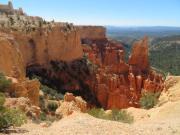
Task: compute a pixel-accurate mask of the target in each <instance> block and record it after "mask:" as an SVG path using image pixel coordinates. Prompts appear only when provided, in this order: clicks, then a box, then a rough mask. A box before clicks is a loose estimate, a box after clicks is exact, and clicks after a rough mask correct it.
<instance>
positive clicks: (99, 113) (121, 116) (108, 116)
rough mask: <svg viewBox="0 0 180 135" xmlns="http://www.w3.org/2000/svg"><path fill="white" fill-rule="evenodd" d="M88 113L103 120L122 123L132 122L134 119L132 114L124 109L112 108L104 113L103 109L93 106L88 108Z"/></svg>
mask: <svg viewBox="0 0 180 135" xmlns="http://www.w3.org/2000/svg"><path fill="white" fill-rule="evenodd" d="M87 113H88V114H90V115H92V116H94V117H96V118H100V119H105V120H112V121H119V122H123V123H132V122H133V121H134V118H133V116H131V114H129V113H128V112H127V111H125V110H117V109H113V110H112V112H111V113H106V112H105V111H104V109H100V108H93V109H90V110H88V112H87Z"/></svg>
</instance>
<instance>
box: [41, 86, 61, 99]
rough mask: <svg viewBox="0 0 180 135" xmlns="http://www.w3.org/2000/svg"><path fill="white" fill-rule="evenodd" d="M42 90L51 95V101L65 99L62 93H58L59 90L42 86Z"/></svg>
mask: <svg viewBox="0 0 180 135" xmlns="http://www.w3.org/2000/svg"><path fill="white" fill-rule="evenodd" d="M41 90H42V91H43V92H44V94H47V95H49V97H50V99H51V100H61V99H63V95H62V94H61V93H58V92H57V90H55V89H52V88H49V87H48V86H46V85H41Z"/></svg>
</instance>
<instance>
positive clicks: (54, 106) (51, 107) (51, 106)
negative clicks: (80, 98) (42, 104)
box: [47, 101, 58, 112]
mask: <svg viewBox="0 0 180 135" xmlns="http://www.w3.org/2000/svg"><path fill="white" fill-rule="evenodd" d="M47 108H48V110H49V111H50V112H55V111H56V109H57V108H58V104H57V102H55V101H49V102H48V105H47Z"/></svg>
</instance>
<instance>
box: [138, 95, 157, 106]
mask: <svg viewBox="0 0 180 135" xmlns="http://www.w3.org/2000/svg"><path fill="white" fill-rule="evenodd" d="M159 95H160V93H159V92H157V93H151V92H147V93H143V95H142V97H141V98H140V105H141V107H142V108H144V109H150V108H153V107H154V106H155V105H156V104H157V102H158V97H159Z"/></svg>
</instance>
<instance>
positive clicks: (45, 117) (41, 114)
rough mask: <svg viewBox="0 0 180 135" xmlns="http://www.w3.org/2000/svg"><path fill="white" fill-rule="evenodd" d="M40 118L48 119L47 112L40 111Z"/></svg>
mask: <svg viewBox="0 0 180 135" xmlns="http://www.w3.org/2000/svg"><path fill="white" fill-rule="evenodd" d="M39 119H40V120H41V121H46V120H47V116H46V113H44V112H41V113H40V116H39Z"/></svg>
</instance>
